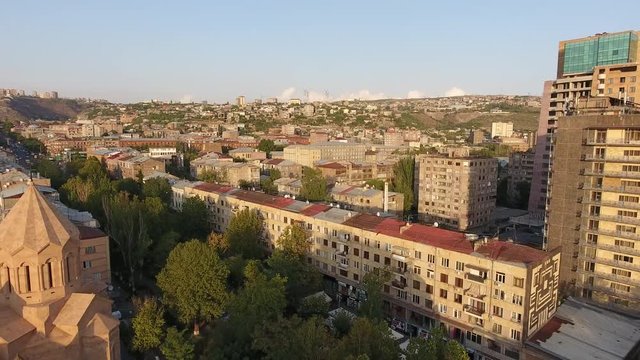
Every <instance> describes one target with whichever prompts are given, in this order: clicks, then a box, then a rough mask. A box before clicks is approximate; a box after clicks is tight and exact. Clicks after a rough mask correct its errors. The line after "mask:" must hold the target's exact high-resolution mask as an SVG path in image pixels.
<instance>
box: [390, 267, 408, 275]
mask: <svg viewBox="0 0 640 360" xmlns="http://www.w3.org/2000/svg"><path fill="white" fill-rule="evenodd" d="M391 270H392V271H393V272H394V273H396V274H400V275H404V274H406V273H407V267H406V266H394V267H392V268H391Z"/></svg>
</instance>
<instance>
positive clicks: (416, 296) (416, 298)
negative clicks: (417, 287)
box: [411, 294, 420, 304]
mask: <svg viewBox="0 0 640 360" xmlns="http://www.w3.org/2000/svg"><path fill="white" fill-rule="evenodd" d="M411 300H412V301H413V303H414V304H420V296H418V295H416V294H413V295H412V296H411Z"/></svg>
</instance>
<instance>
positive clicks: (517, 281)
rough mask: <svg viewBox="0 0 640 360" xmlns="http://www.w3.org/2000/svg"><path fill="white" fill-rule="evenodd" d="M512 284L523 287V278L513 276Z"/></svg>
mask: <svg viewBox="0 0 640 360" xmlns="http://www.w3.org/2000/svg"><path fill="white" fill-rule="evenodd" d="M513 286H515V287H519V288H523V287H524V278H519V277H514V278H513Z"/></svg>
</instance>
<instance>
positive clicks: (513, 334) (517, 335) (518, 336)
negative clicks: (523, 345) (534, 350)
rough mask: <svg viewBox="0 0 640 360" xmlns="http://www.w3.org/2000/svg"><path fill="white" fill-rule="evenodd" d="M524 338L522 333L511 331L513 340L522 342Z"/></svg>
mask: <svg viewBox="0 0 640 360" xmlns="http://www.w3.org/2000/svg"><path fill="white" fill-rule="evenodd" d="M521 337H522V333H521V332H520V331H518V330H516V329H511V338H512V339H513V340H517V341H520V338H521Z"/></svg>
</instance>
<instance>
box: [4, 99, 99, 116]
mask: <svg viewBox="0 0 640 360" xmlns="http://www.w3.org/2000/svg"><path fill="white" fill-rule="evenodd" d="M87 107H88V106H87V105H86V104H84V103H80V102H78V101H76V100H72V99H40V98H36V97H30V96H21V97H13V98H2V99H0V121H10V122H18V121H28V120H37V119H42V120H66V119H70V118H73V117H76V116H77V115H78V114H79V113H80V112H82V111H83V110H85V109H86V108H87Z"/></svg>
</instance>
